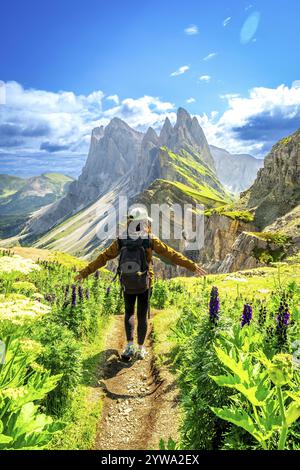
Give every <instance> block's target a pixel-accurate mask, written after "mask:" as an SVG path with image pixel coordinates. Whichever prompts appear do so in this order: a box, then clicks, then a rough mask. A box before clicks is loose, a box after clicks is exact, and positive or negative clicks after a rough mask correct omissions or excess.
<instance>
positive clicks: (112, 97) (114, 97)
mask: <svg viewBox="0 0 300 470" xmlns="http://www.w3.org/2000/svg"><path fill="white" fill-rule="evenodd" d="M106 99H107V100H108V101H113V102H114V103H115V104H119V103H120V98H119V97H118V95H110V96H107V97H106Z"/></svg>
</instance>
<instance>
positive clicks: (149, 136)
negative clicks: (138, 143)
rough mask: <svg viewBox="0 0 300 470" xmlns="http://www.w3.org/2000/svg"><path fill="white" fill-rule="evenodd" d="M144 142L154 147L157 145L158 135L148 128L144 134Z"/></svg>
mask: <svg viewBox="0 0 300 470" xmlns="http://www.w3.org/2000/svg"><path fill="white" fill-rule="evenodd" d="M145 142H152V143H153V144H155V145H157V144H158V135H157V134H156V132H155V130H154V129H153V127H149V129H148V130H147V132H146V134H145V135H144V138H143V143H145Z"/></svg>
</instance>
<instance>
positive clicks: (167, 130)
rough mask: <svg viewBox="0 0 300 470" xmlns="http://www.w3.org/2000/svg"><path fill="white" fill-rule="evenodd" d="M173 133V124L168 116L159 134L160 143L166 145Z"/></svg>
mask: <svg viewBox="0 0 300 470" xmlns="http://www.w3.org/2000/svg"><path fill="white" fill-rule="evenodd" d="M172 133H173V126H172V124H171V121H170V119H169V118H168V117H167V118H166V119H165V122H164V125H163V126H162V128H161V131H160V134H159V144H160V145H166V144H167V142H168V141H169V139H170V137H171V135H172Z"/></svg>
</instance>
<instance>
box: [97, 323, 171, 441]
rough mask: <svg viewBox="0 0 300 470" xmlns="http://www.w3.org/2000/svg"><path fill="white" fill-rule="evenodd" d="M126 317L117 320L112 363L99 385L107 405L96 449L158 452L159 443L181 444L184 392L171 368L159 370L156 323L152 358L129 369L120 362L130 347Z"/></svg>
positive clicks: (109, 360) (148, 345) (111, 342)
mask: <svg viewBox="0 0 300 470" xmlns="http://www.w3.org/2000/svg"><path fill="white" fill-rule="evenodd" d="M123 321H124V317H123V316H122V315H120V316H117V317H116V319H115V322H114V325H113V328H112V330H111V333H110V336H109V338H108V341H107V344H108V345H109V346H110V349H108V350H107V351H106V358H105V359H106V363H105V366H104V370H103V371H102V377H101V379H100V381H99V384H100V385H101V386H102V388H103V390H104V393H105V399H104V405H103V412H102V417H101V420H100V422H99V425H98V431H97V437H96V442H95V449H98V450H100V449H101V450H137V449H145V450H147V449H157V448H158V447H159V441H160V439H161V438H163V439H164V440H165V441H167V440H168V439H169V437H172V439H174V440H177V437H178V436H177V430H178V409H177V402H178V398H177V395H178V390H177V389H176V385H175V383H174V379H173V377H172V375H171V374H170V372H169V371H168V369H167V367H162V369H161V370H159V371H158V370H157V369H156V367H155V365H154V357H153V350H152V342H151V329H152V325H151V322H150V325H149V328H148V331H149V333H148V338H147V340H146V344H145V346H146V348H147V353H148V354H147V357H146V359H145V360H143V361H133V362H132V363H125V362H123V361H121V360H120V359H119V352H120V351H121V350H122V348H123V346H124V326H123Z"/></svg>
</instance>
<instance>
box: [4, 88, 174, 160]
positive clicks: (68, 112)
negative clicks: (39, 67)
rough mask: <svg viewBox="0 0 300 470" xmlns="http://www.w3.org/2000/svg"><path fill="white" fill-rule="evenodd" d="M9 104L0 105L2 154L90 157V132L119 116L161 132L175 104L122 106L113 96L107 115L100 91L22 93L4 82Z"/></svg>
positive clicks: (128, 102) (151, 100) (142, 101)
mask: <svg viewBox="0 0 300 470" xmlns="http://www.w3.org/2000/svg"><path fill="white" fill-rule="evenodd" d="M6 95H7V99H6V104H5V105H4V106H3V105H2V106H1V123H0V155H4V154H6V155H7V154H9V155H12V156H16V157H17V156H18V155H20V156H21V155H24V154H26V155H27V154H28V155H33V156H34V155H39V156H41V158H42V157H43V155H44V156H45V155H47V154H49V153H52V154H56V153H57V154H58V155H62V156H63V155H69V156H71V155H72V156H79V155H87V152H88V147H89V141H90V136H91V131H92V129H93V128H94V127H97V126H99V125H106V124H107V123H108V122H109V120H110V119H111V118H112V117H115V116H118V117H119V118H121V119H124V120H125V121H126V122H128V124H129V125H131V126H133V127H136V128H138V129H140V130H145V129H146V128H147V127H148V126H150V125H151V126H153V127H156V128H157V127H160V125H161V123H162V121H163V120H164V119H165V117H166V116H167V115H168V116H169V117H170V119H172V121H174V115H173V109H174V105H173V104H172V103H170V102H167V101H162V100H160V99H159V98H157V97H151V96H143V97H141V98H138V99H132V98H127V99H124V100H122V101H120V100H118V103H117V99H116V95H111V97H110V98H112V97H113V98H114V99H111V101H112V103H113V105H112V107H110V108H109V109H108V110H105V111H104V110H103V107H102V103H103V100H104V99H105V97H104V94H103V92H102V91H100V90H99V91H95V92H93V93H90V94H89V95H76V94H75V93H73V92H67V91H60V92H57V93H54V92H48V91H45V90H35V89H24V88H23V87H22V86H21V85H20V84H18V83H17V82H8V83H6Z"/></svg>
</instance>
